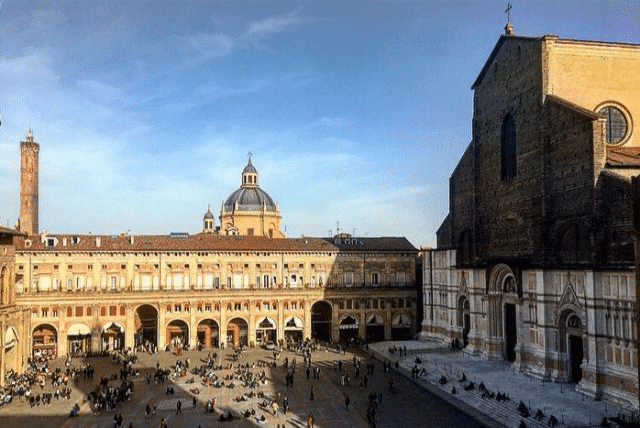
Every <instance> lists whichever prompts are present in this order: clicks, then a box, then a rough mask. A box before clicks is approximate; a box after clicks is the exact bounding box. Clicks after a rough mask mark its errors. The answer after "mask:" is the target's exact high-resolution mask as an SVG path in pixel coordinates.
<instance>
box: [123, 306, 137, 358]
mask: <svg viewBox="0 0 640 428" xmlns="http://www.w3.org/2000/svg"><path fill="white" fill-rule="evenodd" d="M126 314H127V318H126V320H125V325H124V347H125V348H131V349H133V348H134V346H135V336H136V332H135V329H136V323H135V312H134V309H133V304H132V303H127V311H126Z"/></svg>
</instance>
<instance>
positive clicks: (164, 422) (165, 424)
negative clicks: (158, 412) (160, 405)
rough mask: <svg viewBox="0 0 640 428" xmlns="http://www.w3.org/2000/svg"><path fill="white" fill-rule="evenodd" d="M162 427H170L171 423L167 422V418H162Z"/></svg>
mask: <svg viewBox="0 0 640 428" xmlns="http://www.w3.org/2000/svg"><path fill="white" fill-rule="evenodd" d="M160 428H169V424H167V420H166V419H165V418H161V419H160Z"/></svg>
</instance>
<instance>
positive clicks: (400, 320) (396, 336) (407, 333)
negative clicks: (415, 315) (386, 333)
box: [391, 314, 411, 340]
mask: <svg viewBox="0 0 640 428" xmlns="http://www.w3.org/2000/svg"><path fill="white" fill-rule="evenodd" d="M408 339H411V317H410V316H409V315H407V314H400V315H396V316H395V317H394V318H393V320H392V321H391V340H408Z"/></svg>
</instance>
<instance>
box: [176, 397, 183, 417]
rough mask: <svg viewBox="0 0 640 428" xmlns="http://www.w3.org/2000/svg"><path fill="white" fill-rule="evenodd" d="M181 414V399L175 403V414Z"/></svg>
mask: <svg viewBox="0 0 640 428" xmlns="http://www.w3.org/2000/svg"><path fill="white" fill-rule="evenodd" d="M180 414H182V401H180V400H178V402H177V403H176V415H180Z"/></svg>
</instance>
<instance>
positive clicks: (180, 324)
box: [165, 318, 189, 348]
mask: <svg viewBox="0 0 640 428" xmlns="http://www.w3.org/2000/svg"><path fill="white" fill-rule="evenodd" d="M165 337H166V342H167V345H170V346H171V348H182V347H184V346H185V345H189V324H187V322H186V321H185V320H183V319H181V318H175V319H173V320H171V321H169V322H168V323H167V327H166V336H165Z"/></svg>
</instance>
